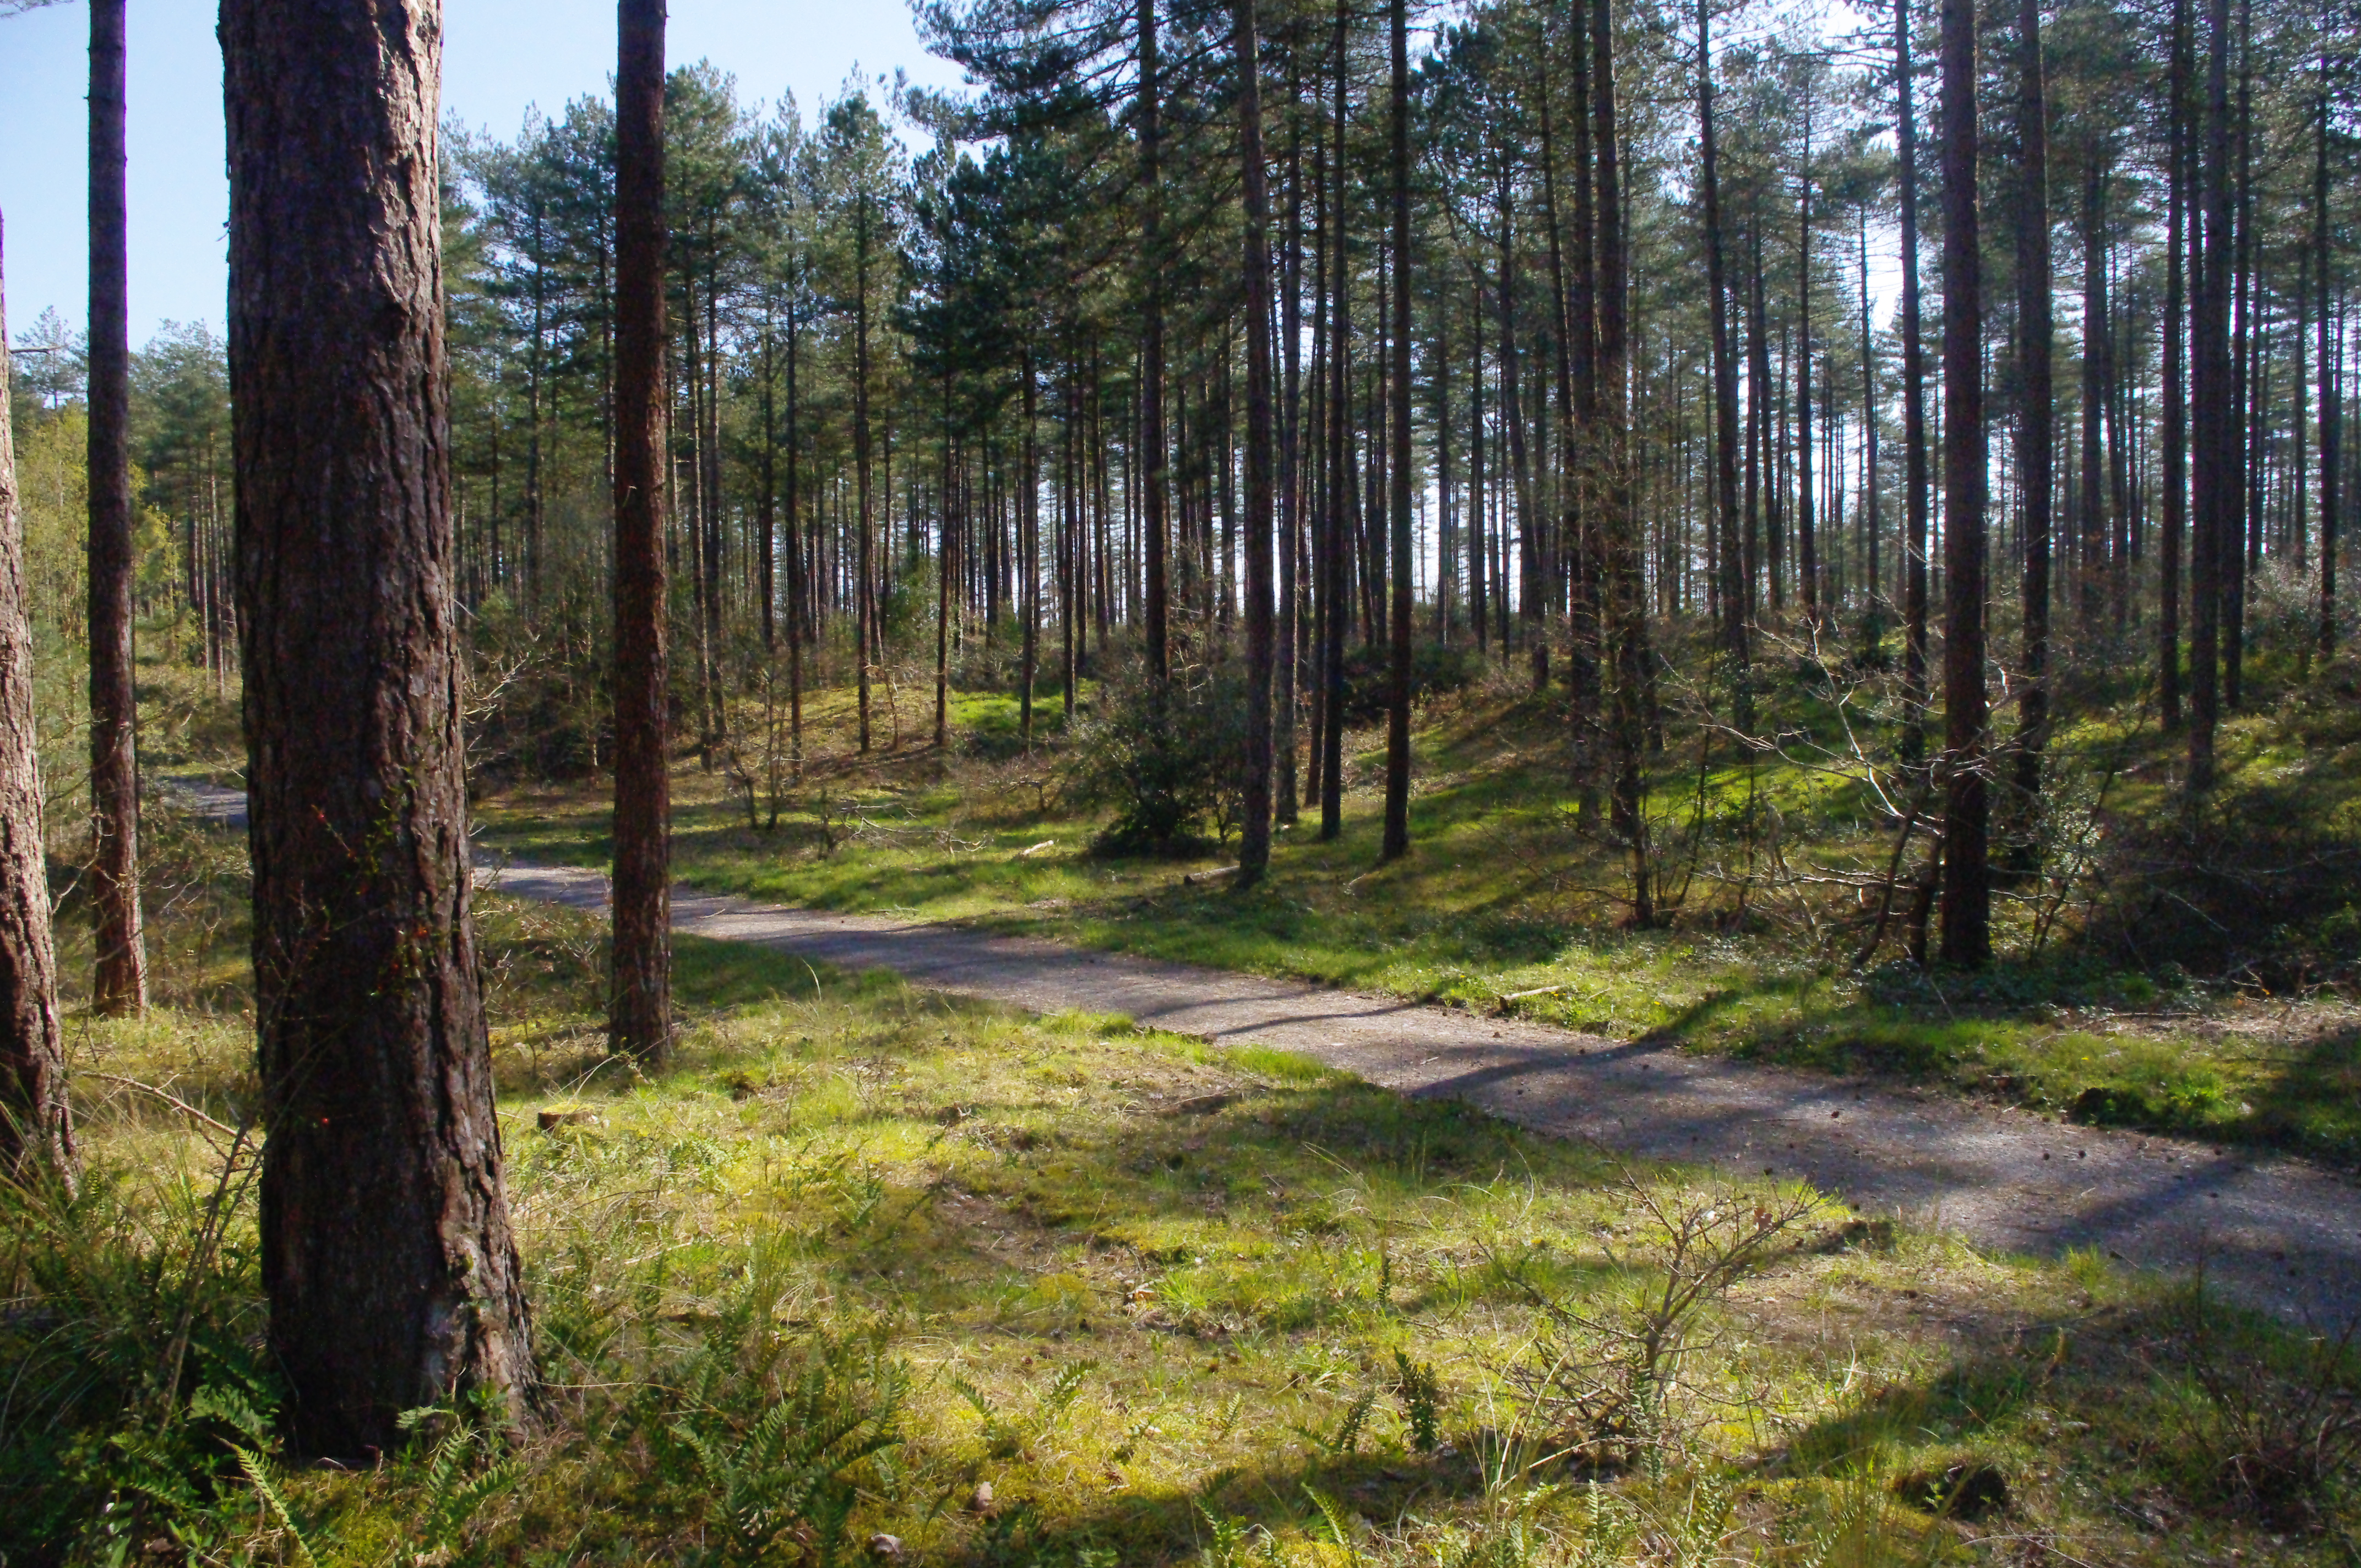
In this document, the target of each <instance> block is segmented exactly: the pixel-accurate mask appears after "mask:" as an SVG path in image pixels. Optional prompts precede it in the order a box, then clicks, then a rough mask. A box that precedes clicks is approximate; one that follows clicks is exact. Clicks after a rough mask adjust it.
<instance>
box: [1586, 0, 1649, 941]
mask: <svg viewBox="0 0 2361 1568" xmlns="http://www.w3.org/2000/svg"><path fill="white" fill-rule="evenodd" d="M1612 9H1613V8H1612V6H1610V5H1609V4H1608V0H1594V3H1593V5H1592V6H1591V12H1590V53H1591V59H1590V92H1591V113H1592V116H1593V119H1594V122H1595V124H1594V127H1593V128H1594V135H1595V137H1596V138H1597V139H1596V142H1595V144H1594V145H1595V149H1596V152H1597V159H1596V169H1597V174H1598V214H1597V215H1598V236H1597V241H1598V389H1599V398H1600V404H1601V407H1600V430H1601V432H1602V434H1603V437H1604V450H1603V452H1602V453H1601V458H1602V466H1603V468H1604V470H1605V472H1604V475H1603V477H1604V480H1605V483H1604V485H1603V486H1602V491H1603V494H1602V500H1603V503H1604V504H1603V505H1602V507H1601V509H1600V510H1601V517H1600V528H1601V531H1602V532H1603V534H1604V536H1605V540H1606V554H1607V562H1606V565H1607V572H1606V590H1607V620H1608V625H1609V631H1610V633H1611V635H1612V637H1613V639H1614V649H1615V698H1614V721H1613V724H1612V726H1611V729H1612V740H1613V745H1614V750H1615V780H1614V794H1613V797H1612V804H1611V806H1610V809H1609V821H1610V824H1611V825H1612V827H1613V828H1614V829H1615V833H1616V836H1617V837H1619V838H1620V839H1622V840H1623V842H1624V846H1625V849H1626V850H1628V852H1629V853H1630V855H1631V923H1632V924H1633V925H1634V926H1641V927H1646V926H1653V925H1654V924H1655V920H1656V904H1655V888H1654V883H1655V874H1654V872H1653V869H1652V868H1651V866H1650V864H1649V853H1648V817H1647V807H1646V801H1645V798H1644V792H1643V784H1644V781H1643V780H1642V778H1641V762H1642V757H1641V753H1642V749H1643V747H1644V745H1645V742H1646V726H1645V724H1644V722H1643V716H1642V707H1641V701H1642V695H1643V692H1644V688H1645V685H1646V681H1647V667H1648V647H1647V637H1648V622H1647V615H1648V610H1647V606H1646V604H1645V602H1644V601H1643V598H1642V582H1641V575H1640V574H1641V564H1640V540H1639V523H1638V520H1637V518H1636V517H1635V515H1634V514H1633V510H1632V504H1631V449H1630V441H1631V434H1630V432H1629V431H1628V430H1627V429H1626V428H1625V405H1626V389H1625V386H1624V382H1625V378H1626V374H1627V367H1626V360H1627V358H1628V356H1629V353H1630V336H1629V330H1628V327H1627V317H1628V310H1627V305H1628V303H1629V301H1628V289H1627V280H1628V278H1629V269H1628V268H1627V266H1626V257H1625V253H1624V212H1623V191H1622V175H1621V168H1620V147H1619V145H1618V143H1617V140H1616V136H1617V125H1616V112H1615V28H1614V18H1613V16H1612V14H1611V13H1612Z"/></svg>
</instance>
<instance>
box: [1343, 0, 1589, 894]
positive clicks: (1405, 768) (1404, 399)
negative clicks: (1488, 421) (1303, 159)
mask: <svg viewBox="0 0 2361 1568" xmlns="http://www.w3.org/2000/svg"><path fill="white" fill-rule="evenodd" d="M1392 32H1393V170H1392V172H1393V181H1392V183H1393V229H1394V234H1393V290H1394V298H1393V311H1394V323H1393V325H1394V333H1393V336H1394V342H1393V350H1394V373H1393V387H1392V392H1393V420H1392V429H1391V431H1390V432H1389V433H1390V434H1391V435H1392V437H1393V460H1392V462H1391V463H1390V464H1389V470H1390V473H1389V477H1390V478H1391V480H1392V482H1393V509H1392V510H1393V550H1392V555H1393V561H1392V566H1393V700H1392V702H1391V704H1390V705H1389V712H1388V714H1387V719H1386V835H1385V847H1384V850H1383V855H1382V858H1383V859H1385V860H1389V861H1392V860H1399V859H1400V858H1401V857H1402V856H1404V855H1406V854H1408V853H1410V676H1411V574H1412V573H1413V572H1414V571H1415V570H1416V569H1417V560H1416V557H1415V556H1414V554H1412V549H1411V470H1410V451H1411V446H1410V360H1411V356H1410V255H1411V252H1410V244H1411V240H1410V43H1409V38H1410V25H1409V21H1408V9H1407V0H1393V26H1392ZM1539 609H1540V606H1539V604H1538V603H1536V605H1535V606H1534V610H1535V613H1536V614H1538V612H1539ZM1533 648H1534V653H1533V660H1534V667H1535V669H1536V670H1538V671H1539V672H1540V674H1541V677H1542V679H1543V680H1547V679H1548V675H1549V665H1548V657H1549V655H1548V652H1547V643H1546V642H1545V641H1543V638H1542V637H1541V636H1540V635H1539V633H1538V631H1536V634H1535V636H1534V638H1533Z"/></svg>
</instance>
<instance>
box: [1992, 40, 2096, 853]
mask: <svg viewBox="0 0 2361 1568" xmlns="http://www.w3.org/2000/svg"><path fill="white" fill-rule="evenodd" d="M2016 47H2017V67H2016V81H2017V99H2016V118H2017V139H2018V152H2019V162H2018V166H2017V210H2016V317H2017V345H2016V366H2017V378H2018V381H2019V383H2020V385H2021V392H2020V395H2021V397H2022V399H2023V405H2024V406H2023V408H2022V409H2021V411H2019V414H2018V438H2017V474H2018V482H2019V488H2021V489H2022V491H2023V493H2024V498H2025V512H2024V517H2025V523H2024V528H2023V534H2024V579H2023V586H2024V600H2023V606H2022V610H2021V613H2022V615H2023V618H2024V652H2023V654H2022V658H2023V663H2024V665H2025V668H2024V670H2023V672H2022V674H2023V678H2024V682H2025V689H2024V691H2023V692H2022V694H2020V696H2018V698H2017V722H2016V745H2015V758H2014V759H2013V761H2014V762H2015V779H2014V780H2013V781H2012V782H2013V784H2014V789H2015V800H2014V801H2013V802H2012V806H2013V807H2014V811H2015V826H2016V829H2017V834H2018V836H2019V837H2020V838H2021V839H2023V840H2024V841H2023V842H2022V843H2020V844H2019V845H2018V846H2017V847H2016V850H2015V852H2016V853H2017V855H2018V858H2019V860H2020V861H2022V863H2023V864H2025V865H2026V866H2027V867H2030V865H2031V864H2032V863H2033V859H2032V857H2033V853H2034V851H2033V850H2032V848H2031V844H2032V834H2033V824H2034V819H2035V817H2036V815H2037V807H2038V805H2039V802H2040V799H2041V752H2042V748H2043V746H2044V745H2045V744H2046V743H2047V742H2048V738H2049V542H2050V539H2051V537H2052V525H2053V521H2054V520H2053V519H2052V517H2051V513H2050V498H2051V496H2052V494H2053V493H2054V488H2055V485H2054V481H2055V473H2054V464H2055V458H2056V448H2057V440H2056V435H2057V430H2056V401H2055V389H2054V386H2053V378H2052V376H2051V371H2050V338H2051V333H2052V323H2051V320H2050V303H2049V290H2050V252H2049V104H2048V93H2047V92H2046V91H2045V89H2044V85H2043V82H2042V60H2041V3H2040V0H2023V4H2022V5H2020V6H2019V7H2018V10H2017V45H2016ZM2083 346H2084V357H2085V360H2086V361H2087V359H2088V357H2089V341H2088V332H2087V329H2086V332H2085V334H2084V345H2083ZM2088 384H2089V372H2088V370H2087V367H2086V370H2085V388H2086V390H2087V388H2088ZM2090 440H2091V438H2090V437H2088V436H2087V435H2086V437H2085V441H2086V442H2089V441H2090ZM2093 449H2094V448H2093Z"/></svg>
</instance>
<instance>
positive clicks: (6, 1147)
mask: <svg viewBox="0 0 2361 1568" xmlns="http://www.w3.org/2000/svg"><path fill="white" fill-rule="evenodd" d="M0 248H5V245H0ZM7 341H8V305H7V291H6V288H5V284H0V1176H9V1177H18V1178H21V1177H25V1176H28V1175H30V1174H32V1168H33V1167H35V1166H36V1165H37V1164H38V1165H45V1166H47V1167H48V1168H49V1169H51V1170H53V1171H58V1172H61V1173H64V1174H66V1175H67V1176H68V1177H69V1179H71V1172H72V1170H73V1158H74V1146H73V1118H72V1114H71V1110H70V1108H69V1106H68V1104H67V1100H66V1057H65V1031H64V1028H63V1027H62V1025H60V1020H59V1017H58V959H57V948H56V947H55V945H54V943H53V942H52V941H51V938H50V932H49V861H48V856H47V855H46V854H45V853H44V851H43V839H42V834H41V774H40V751H39V746H38V737H37V734H36V732H35V727H34V723H35V721H34V715H33V631H32V626H31V624H30V622H29V620H27V610H28V609H29V608H30V607H29V605H28V603H27V598H26V592H25V522H24V517H23V515H22V513H20V512H19V511H18V510H17V506H16V440H15V435H14V432H13V431H12V430H11V428H10V422H9V413H8V411H9V407H10V396H11V391H12V389H11V388H10V387H9V385H8V380H9V366H8V356H7V353H6V350H5V345H6V344H7Z"/></svg>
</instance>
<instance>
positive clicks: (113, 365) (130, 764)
mask: <svg viewBox="0 0 2361 1568" xmlns="http://www.w3.org/2000/svg"><path fill="white" fill-rule="evenodd" d="M123 11H124V0H91V6H90V535H89V575H90V806H91V822H90V838H91V879H90V881H91V909H92V913H93V916H94V918H95V925H96V931H95V933H94V934H95V938H96V947H97V952H98V968H97V974H96V976H95V978H94V980H93V983H92V986H91V1005H92V1006H93V1008H95V1009H96V1010H97V1011H98V1012H99V1013H101V1014H105V1015H107V1016H109V1017H117V1016H122V1015H124V1014H135V1013H138V1012H141V1011H143V1010H144V1009H145V1008H146V1007H147V1005H148V950H147V943H146V941H145V939H144V938H143V937H142V936H141V933H140V920H139V760H138V753H137V729H138V722H139V718H138V705H137V693H136V689H135V685H134V679H135V677H134V672H133V668H132V648H131V642H132V615H133V606H132V596H131V577H132V571H133V567H134V562H133V560H132V554H131V336H130V323H129V319H128V308H129V307H128V284H127V281H126V274H127V267H128V262H127V254H126V216H125V206H124V168H123V166H124V153H123V51H124V41H123Z"/></svg>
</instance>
